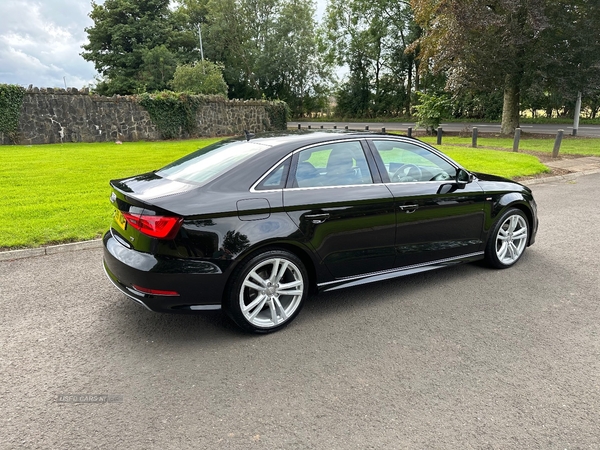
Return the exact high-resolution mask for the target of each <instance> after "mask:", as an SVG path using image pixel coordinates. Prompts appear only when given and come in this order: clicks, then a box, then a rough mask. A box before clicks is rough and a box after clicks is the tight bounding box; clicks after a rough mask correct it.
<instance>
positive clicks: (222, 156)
mask: <svg viewBox="0 0 600 450" xmlns="http://www.w3.org/2000/svg"><path fill="white" fill-rule="evenodd" d="M267 148H269V146H266V145H263V144H258V143H256V142H250V141H223V142H217V143H216V144H212V145H209V146H208V147H205V148H202V149H200V150H197V151H195V152H194V153H190V154H189V155H187V156H185V157H183V158H181V159H178V160H177V161H175V162H173V163H171V164H169V165H168V166H166V167H163V168H162V169H160V170H158V171H157V172H156V174H157V175H159V176H161V177H163V178H167V179H169V180H174V181H183V182H188V183H194V184H199V185H203V184H206V183H208V182H209V181H211V180H214V179H215V178H217V177H218V176H220V175H222V174H224V173H225V172H227V171H228V170H230V169H232V168H233V167H235V166H237V165H239V164H240V163H242V162H243V161H245V160H246V159H248V158H250V157H251V156H253V155H255V154H256V153H260V152H261V151H263V150H265V149H267Z"/></svg>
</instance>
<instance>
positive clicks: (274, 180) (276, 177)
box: [256, 158, 291, 190]
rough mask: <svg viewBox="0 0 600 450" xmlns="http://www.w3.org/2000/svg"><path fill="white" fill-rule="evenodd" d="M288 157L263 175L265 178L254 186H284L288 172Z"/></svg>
mask: <svg viewBox="0 0 600 450" xmlns="http://www.w3.org/2000/svg"><path fill="white" fill-rule="evenodd" d="M290 159H291V158H288V159H287V160H286V161H285V162H283V163H281V164H280V165H279V166H277V167H276V168H275V169H273V170H271V172H270V173H269V174H268V175H267V176H266V177H265V179H264V180H263V181H261V182H260V183H259V184H258V186H256V189H257V190H265V189H282V188H283V187H284V186H285V181H286V178H287V173H288V166H289V165H290Z"/></svg>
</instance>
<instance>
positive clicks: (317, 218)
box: [304, 213, 329, 225]
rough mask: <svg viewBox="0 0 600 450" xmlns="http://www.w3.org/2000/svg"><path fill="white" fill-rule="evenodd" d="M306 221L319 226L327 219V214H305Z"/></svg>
mask: <svg viewBox="0 0 600 450" xmlns="http://www.w3.org/2000/svg"><path fill="white" fill-rule="evenodd" d="M304 217H305V218H306V219H308V220H310V221H312V223H314V224H317V225H318V224H320V223H323V222H325V221H326V220H327V219H329V213H321V214H307V215H305V216H304Z"/></svg>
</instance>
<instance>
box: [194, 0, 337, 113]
mask: <svg viewBox="0 0 600 450" xmlns="http://www.w3.org/2000/svg"><path fill="white" fill-rule="evenodd" d="M200 3H202V2H200ZM188 9H189V8H188ZM206 11H207V13H206V22H207V24H206V26H205V27H203V34H202V36H203V38H206V46H205V48H206V54H207V57H208V58H210V59H211V60H213V61H220V62H222V63H223V65H224V73H223V75H224V77H225V80H226V82H227V84H228V85H229V96H230V98H240V99H250V98H267V99H280V100H284V101H286V102H287V103H288V104H289V105H290V107H291V109H292V110H293V113H294V114H295V115H302V114H305V113H308V112H311V111H310V108H313V107H315V106H317V105H318V104H319V102H318V101H317V102H312V101H307V98H308V97H313V98H315V97H316V98H326V97H327V95H328V92H327V90H326V89H325V84H326V82H327V80H328V79H329V71H330V67H329V65H327V64H326V63H325V62H324V61H323V59H322V57H321V53H320V51H319V42H318V39H317V33H316V30H315V20H314V17H313V14H314V2H313V1H300V0H210V1H208V3H207V4H206ZM204 30H206V31H207V32H206V34H205V33H204Z"/></svg>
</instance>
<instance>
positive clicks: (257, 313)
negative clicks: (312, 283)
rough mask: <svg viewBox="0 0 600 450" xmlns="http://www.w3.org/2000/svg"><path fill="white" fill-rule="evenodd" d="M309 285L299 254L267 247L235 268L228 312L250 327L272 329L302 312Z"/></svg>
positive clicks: (228, 297)
mask: <svg viewBox="0 0 600 450" xmlns="http://www.w3.org/2000/svg"><path fill="white" fill-rule="evenodd" d="M308 287H309V286H308V275H307V272H306V268H305V267H304V264H302V261H300V259H299V258H298V257H297V256H296V255H294V254H292V253H289V252H287V251H284V250H269V251H265V252H262V253H259V254H257V255H255V256H250V257H249V259H248V260H247V261H245V262H244V263H242V265H241V267H240V268H238V269H236V271H235V272H234V274H233V276H232V283H230V288H229V289H228V291H227V293H226V294H225V295H226V296H225V299H224V307H225V312H226V313H227V314H228V315H229V316H230V317H231V319H233V321H234V322H235V323H236V324H237V325H238V326H240V327H241V328H242V329H244V330H246V331H251V332H255V333H270V332H273V331H276V330H279V329H280V328H282V327H283V326H285V325H287V324H288V323H290V322H291V321H292V320H293V319H294V318H295V317H296V316H297V315H298V313H299V312H300V310H301V309H302V306H303V305H304V300H305V299H306V296H307V293H308Z"/></svg>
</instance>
